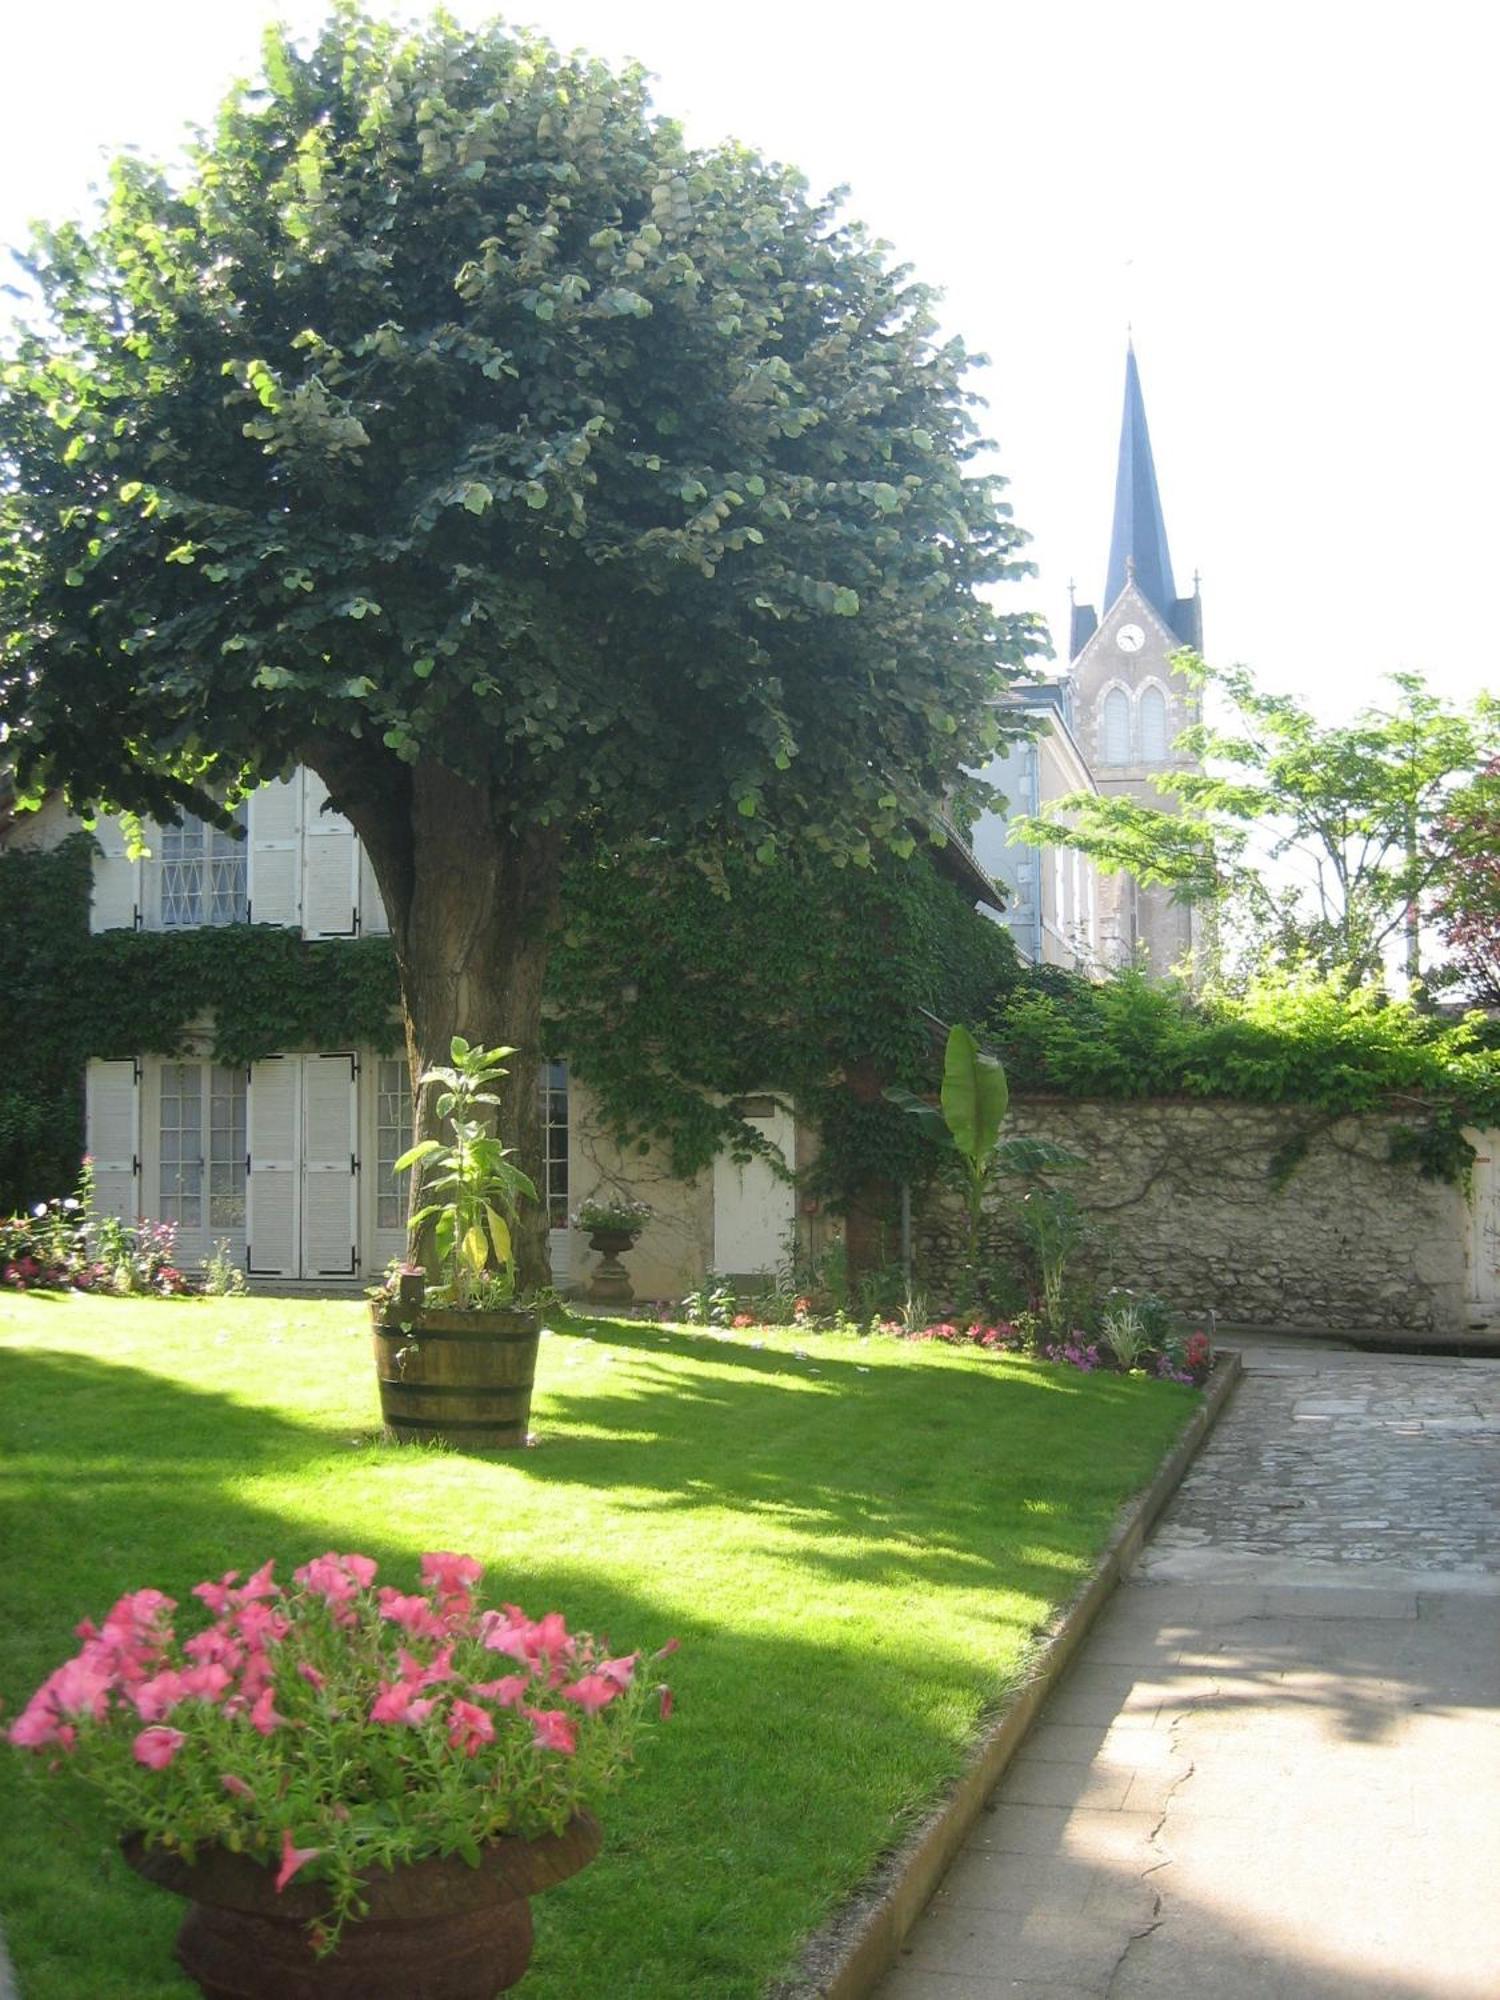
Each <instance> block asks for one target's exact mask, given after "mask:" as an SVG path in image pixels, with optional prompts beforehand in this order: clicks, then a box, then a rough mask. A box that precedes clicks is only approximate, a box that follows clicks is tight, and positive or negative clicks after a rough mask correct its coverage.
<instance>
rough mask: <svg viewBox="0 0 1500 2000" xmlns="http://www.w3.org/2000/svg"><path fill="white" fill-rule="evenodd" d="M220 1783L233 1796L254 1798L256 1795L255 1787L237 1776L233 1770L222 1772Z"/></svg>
mask: <svg viewBox="0 0 1500 2000" xmlns="http://www.w3.org/2000/svg"><path fill="white" fill-rule="evenodd" d="M219 1783H220V1784H221V1785H222V1786H223V1787H224V1789H225V1791H226V1792H228V1793H229V1795H230V1797H231V1798H235V1799H253V1798H254V1797H255V1792H254V1789H253V1787H252V1786H250V1785H247V1784H246V1783H245V1781H244V1779H243V1778H237V1777H236V1776H235V1775H234V1773H233V1771H224V1772H222V1773H221V1774H220V1777H219Z"/></svg>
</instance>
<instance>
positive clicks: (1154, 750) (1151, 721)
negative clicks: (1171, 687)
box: [1141, 688, 1167, 764]
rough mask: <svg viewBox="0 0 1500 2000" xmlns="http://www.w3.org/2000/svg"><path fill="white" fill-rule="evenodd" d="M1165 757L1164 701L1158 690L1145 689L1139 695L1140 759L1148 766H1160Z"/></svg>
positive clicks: (1165, 721) (1165, 707) (1165, 722)
mask: <svg viewBox="0 0 1500 2000" xmlns="http://www.w3.org/2000/svg"><path fill="white" fill-rule="evenodd" d="M1166 755H1167V704H1166V699H1165V697H1164V696H1163V694H1162V691H1161V689H1160V688H1147V689H1146V690H1145V691H1144V693H1143V694H1142V695H1141V757H1142V759H1143V761H1144V762H1146V763H1148V764H1161V763H1165V761H1166Z"/></svg>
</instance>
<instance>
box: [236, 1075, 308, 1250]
mask: <svg viewBox="0 0 1500 2000" xmlns="http://www.w3.org/2000/svg"><path fill="white" fill-rule="evenodd" d="M245 1098H246V1102H245V1125H246V1130H247V1133H248V1135H249V1152H248V1156H247V1158H246V1161H245V1269H246V1270H247V1271H248V1272H249V1273H250V1274H251V1276H252V1277H260V1278H296V1277H300V1275H301V1263H300V1255H301V1245H300V1242H299V1236H300V1228H299V1225H300V1222H301V1198H300V1197H301V1182H302V1176H301V1173H300V1172H299V1157H300V1153H301V1130H300V1127H301V1122H302V1119H301V1112H302V1102H301V1100H302V1060H301V1058H300V1057H299V1056H268V1057H266V1058H265V1059H264V1060H263V1061H261V1062H257V1063H252V1064H251V1065H250V1080H249V1084H248V1087H247V1089H246V1093H245Z"/></svg>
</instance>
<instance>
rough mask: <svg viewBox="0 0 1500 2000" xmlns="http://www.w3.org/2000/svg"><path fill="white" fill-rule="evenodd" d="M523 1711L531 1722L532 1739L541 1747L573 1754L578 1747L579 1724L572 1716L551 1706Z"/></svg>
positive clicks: (568, 1754)
mask: <svg viewBox="0 0 1500 2000" xmlns="http://www.w3.org/2000/svg"><path fill="white" fill-rule="evenodd" d="M523 1713H524V1714H525V1716H526V1720H527V1721H528V1722H529V1723H530V1724H531V1740H532V1742H533V1743H535V1744H536V1745H537V1746H538V1748H539V1749H542V1750H561V1751H562V1752H564V1754H565V1755H567V1756H570V1757H571V1756H572V1754H573V1752H574V1751H575V1750H576V1749H577V1748H578V1725H577V1723H576V1722H574V1720H573V1718H572V1717H571V1716H569V1715H559V1714H558V1713H557V1711H556V1710H555V1709H550V1708H528V1709H526V1710H524V1711H523Z"/></svg>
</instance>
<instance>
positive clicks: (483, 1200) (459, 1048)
mask: <svg viewBox="0 0 1500 2000" xmlns="http://www.w3.org/2000/svg"><path fill="white" fill-rule="evenodd" d="M514 1054H515V1050H514V1049H509V1048H506V1049H485V1048H480V1047H478V1046H477V1045H476V1046H473V1047H471V1046H470V1044H469V1043H468V1042H466V1041H465V1040H464V1038H463V1037H462V1035H455V1036H454V1037H453V1050H452V1056H453V1061H452V1066H451V1068H440V1069H430V1070H427V1071H425V1072H424V1074H423V1075H422V1077H421V1078H420V1079H419V1081H418V1088H419V1089H421V1090H426V1089H428V1088H429V1087H431V1086H433V1085H435V1086H436V1087H437V1089H438V1092H439V1095H438V1100H437V1103H436V1105H435V1106H434V1107H433V1108H434V1110H435V1111H436V1113H437V1115H438V1117H439V1118H440V1119H444V1118H445V1119H446V1120H447V1121H448V1123H449V1125H450V1126H451V1127H452V1130H453V1142H452V1144H451V1145H446V1146H445V1145H444V1144H443V1142H442V1140H441V1139H419V1140H418V1141H417V1143H416V1145H415V1146H413V1147H411V1149H410V1150H409V1151H408V1152H405V1153H403V1154H402V1155H401V1157H400V1159H399V1160H397V1162H396V1164H395V1169H394V1171H395V1172H396V1173H398V1174H400V1173H407V1172H409V1171H410V1170H411V1169H412V1168H414V1167H418V1166H423V1165H424V1164H425V1167H426V1171H425V1173H424V1174H423V1177H422V1192H423V1194H424V1195H431V1196H433V1197H435V1199H433V1200H430V1201H425V1202H424V1203H423V1205H422V1206H421V1207H420V1208H419V1209H417V1210H416V1212H415V1213H414V1214H413V1215H412V1217H411V1219H410V1221H409V1222H408V1224H407V1230H408V1234H409V1236H410V1238H411V1248H412V1253H413V1256H416V1255H417V1253H418V1251H419V1249H420V1247H421V1244H422V1242H423V1239H424V1234H425V1232H426V1231H427V1230H428V1228H429V1227H430V1229H431V1231H432V1248H433V1255H434V1258H435V1260H436V1262H437V1265H438V1268H439V1269H440V1270H442V1271H446V1273H447V1277H446V1279H444V1280H443V1281H441V1282H440V1284H439V1285H438V1286H437V1287H435V1288H433V1290H432V1292H431V1293H430V1296H431V1298H432V1299H433V1302H434V1303H439V1302H441V1303H444V1304H448V1305H455V1306H464V1305H477V1306H487V1305H491V1304H497V1303H502V1302H504V1301H505V1300H508V1299H509V1298H510V1297H511V1295H512V1294H513V1292H514V1289H515V1277H514V1265H513V1262H512V1258H511V1243H510V1224H511V1221H512V1219H513V1218H514V1216H515V1206H516V1200H517V1198H518V1197H519V1196H521V1195H524V1196H526V1197H527V1199H529V1200H531V1201H535V1200H536V1189H535V1188H534V1187H533V1186H532V1183H531V1181H530V1179H529V1177H528V1176H527V1175H526V1174H524V1173H522V1171H521V1169H520V1168H519V1167H518V1166H517V1165H516V1163H515V1161H514V1160H513V1159H512V1158H511V1154H510V1148H509V1147H508V1146H504V1145H502V1144H501V1142H500V1139H499V1136H498V1135H497V1134H496V1133H493V1132H490V1131H488V1130H487V1129H486V1123H487V1121H486V1114H485V1110H484V1109H483V1107H485V1106H493V1107H495V1108H496V1109H497V1110H498V1108H499V1104H500V1098H499V1096H498V1094H497V1091H496V1089H495V1086H496V1085H497V1084H498V1083H499V1081H500V1079H501V1077H503V1076H505V1075H507V1074H508V1072H507V1070H506V1068H505V1065H504V1062H503V1060H502V1058H504V1057H505V1056H513V1055H514Z"/></svg>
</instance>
